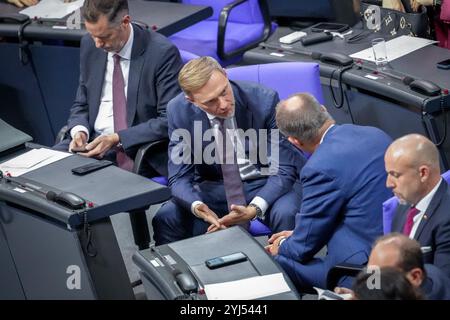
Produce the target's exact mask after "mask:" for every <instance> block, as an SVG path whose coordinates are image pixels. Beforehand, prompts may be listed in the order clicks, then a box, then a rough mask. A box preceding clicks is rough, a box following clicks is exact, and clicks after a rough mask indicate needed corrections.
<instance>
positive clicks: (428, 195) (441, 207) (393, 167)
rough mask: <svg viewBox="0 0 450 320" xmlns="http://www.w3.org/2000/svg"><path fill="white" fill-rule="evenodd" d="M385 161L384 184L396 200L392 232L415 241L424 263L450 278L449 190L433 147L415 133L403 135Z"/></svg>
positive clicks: (395, 142)
mask: <svg viewBox="0 0 450 320" xmlns="http://www.w3.org/2000/svg"><path fill="white" fill-rule="evenodd" d="M385 163H386V171H387V173H388V178H387V181H386V185H387V186H388V187H389V188H391V189H392V191H393V192H394V194H395V195H396V196H397V198H398V199H399V201H400V205H399V206H398V207H397V211H396V213H395V216H394V219H393V221H392V231H397V232H402V233H403V234H405V235H407V236H409V237H410V238H411V239H415V240H417V241H418V242H419V243H420V245H421V246H422V250H423V252H424V259H425V263H430V264H433V265H435V266H437V267H438V268H440V269H441V270H442V271H443V272H444V273H445V274H446V275H447V276H448V277H450V190H449V187H448V184H447V183H446V182H445V181H444V180H443V179H442V178H441V175H440V165H439V152H438V150H437V148H436V146H435V145H434V144H433V143H432V142H431V141H430V140H428V139H427V138H426V137H424V136H421V135H419V134H411V135H407V136H404V137H402V138H399V139H397V140H395V141H394V142H393V143H392V145H391V146H390V147H389V149H388V150H387V152H386V156H385Z"/></svg>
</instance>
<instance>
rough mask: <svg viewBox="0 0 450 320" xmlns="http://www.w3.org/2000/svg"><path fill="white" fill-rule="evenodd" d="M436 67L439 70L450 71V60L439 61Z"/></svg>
mask: <svg viewBox="0 0 450 320" xmlns="http://www.w3.org/2000/svg"><path fill="white" fill-rule="evenodd" d="M436 67H438V68H439V69H444V70H447V69H450V59H446V60H442V61H439V62H438V63H437V64H436Z"/></svg>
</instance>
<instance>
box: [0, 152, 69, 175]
mask: <svg viewBox="0 0 450 320" xmlns="http://www.w3.org/2000/svg"><path fill="white" fill-rule="evenodd" d="M71 155H72V154H70V153H68V152H61V151H56V150H51V149H46V148H40V149H33V150H30V151H28V152H25V153H23V154H21V155H20V156H18V157H15V158H13V159H10V160H8V161H6V162H3V163H2V164H0V170H1V171H3V173H4V174H8V173H9V174H10V175H11V176H13V177H18V176H20V175H22V174H24V173H27V172H29V171H32V170H36V169H38V168H41V167H43V166H46V165H48V164H50V163H53V162H55V161H58V160H61V159H64V158H66V157H69V156H71Z"/></svg>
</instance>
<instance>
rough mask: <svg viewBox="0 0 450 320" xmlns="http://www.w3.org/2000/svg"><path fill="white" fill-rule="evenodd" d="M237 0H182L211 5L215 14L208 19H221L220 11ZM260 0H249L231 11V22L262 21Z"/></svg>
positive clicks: (193, 3)
mask: <svg viewBox="0 0 450 320" xmlns="http://www.w3.org/2000/svg"><path fill="white" fill-rule="evenodd" d="M235 1H236V0H182V3H185V4H191V5H200V6H210V7H212V8H213V14H212V16H210V17H209V18H208V19H207V20H216V21H217V20H219V16H220V11H222V9H223V7H225V6H226V5H228V4H230V3H233V2H235ZM259 1H260V0H247V1H246V2H244V3H242V4H240V5H239V6H237V7H236V8H235V9H233V10H232V11H231V14H230V17H229V22H237V23H262V22H263V21H264V20H263V17H262V14H261V10H260V8H259Z"/></svg>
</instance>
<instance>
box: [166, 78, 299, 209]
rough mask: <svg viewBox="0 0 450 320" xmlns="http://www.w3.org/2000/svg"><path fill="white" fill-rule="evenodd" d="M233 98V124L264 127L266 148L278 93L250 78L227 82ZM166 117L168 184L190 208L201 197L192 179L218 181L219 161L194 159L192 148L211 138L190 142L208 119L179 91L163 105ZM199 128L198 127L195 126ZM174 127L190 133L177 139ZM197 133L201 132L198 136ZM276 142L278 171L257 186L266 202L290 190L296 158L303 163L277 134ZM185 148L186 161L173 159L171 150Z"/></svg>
mask: <svg viewBox="0 0 450 320" xmlns="http://www.w3.org/2000/svg"><path fill="white" fill-rule="evenodd" d="M231 85H232V89H233V93H234V98H235V106H236V107H235V110H236V111H235V118H236V123H237V127H238V128H240V129H242V130H244V131H245V130H247V129H255V130H259V129H268V130H269V133H268V134H267V136H268V137H269V139H268V140H267V142H265V143H267V149H268V150H269V151H270V147H269V145H270V143H271V140H270V137H271V133H270V132H271V130H272V129H274V128H275V127H276V125H275V106H276V104H277V103H278V101H279V98H278V94H277V93H276V92H275V91H273V90H271V89H268V88H264V87H262V86H259V85H257V84H253V83H250V82H231ZM167 117H168V121H169V137H170V143H169V185H170V187H171V190H172V196H173V197H174V200H175V201H176V202H177V203H178V204H180V205H181V206H182V207H184V208H185V209H186V210H189V211H190V206H191V204H192V202H194V201H196V200H202V195H201V194H200V192H199V191H198V190H196V189H195V188H194V184H195V183H196V182H200V181H202V180H211V181H219V180H221V179H222V171H221V169H220V165H217V164H206V163H204V162H203V161H202V159H200V162H199V163H196V162H198V161H195V160H196V159H194V152H195V151H200V156H201V154H202V153H203V150H205V148H206V147H207V146H208V145H209V144H211V143H212V144H213V145H214V142H213V141H203V142H202V143H200V144H199V145H197V146H196V145H195V144H194V142H195V141H197V143H198V142H199V141H201V140H202V138H201V137H202V136H203V134H204V133H205V131H206V130H207V129H210V123H209V119H208V117H207V115H206V113H205V112H204V111H202V110H201V109H199V108H198V107H196V106H195V105H193V104H192V103H190V102H189V101H188V100H186V98H185V97H184V95H183V94H179V95H178V96H177V97H176V98H174V99H173V100H172V101H170V102H169V105H168V107H167ZM194 123H197V125H199V126H201V130H200V131H199V132H194V131H195V130H194ZM199 128H200V127H199ZM177 129H183V130H184V132H185V133H186V134H187V135H188V136H189V137H190V138H189V141H186V140H184V139H179V137H178V136H177V135H176V134H174V132H175V133H176V132H177V131H175V130H177ZM199 135H201V136H199ZM258 143H259V140H258V142H256V143H253V144H250V145H249V144H247V143H246V151H247V153H248V152H249V151H251V150H253V149H251V148H255V147H257V146H258ZM275 144H276V145H278V146H279V161H280V163H279V166H278V173H277V174H275V175H271V176H270V177H269V179H268V180H267V182H266V184H265V186H264V187H263V188H261V190H259V192H258V193H257V196H260V197H261V198H263V199H264V200H266V201H267V202H268V203H269V206H270V205H271V204H273V203H274V202H275V201H276V200H277V199H278V198H279V197H281V196H282V195H284V194H285V193H286V192H288V191H290V190H292V185H293V183H294V181H295V180H296V177H297V174H296V170H297V167H296V163H295V162H296V161H301V162H302V163H303V161H304V158H301V157H300V156H299V155H298V153H295V150H293V149H292V146H291V145H290V144H289V142H288V141H287V140H286V139H285V138H282V136H281V133H280V134H279V139H278V141H276V142H275ZM183 149H184V151H185V153H184V154H185V156H186V157H187V159H189V161H190V164H186V163H174V161H172V160H173V157H171V156H170V155H171V154H173V153H177V154H178V153H179V152H180V151H181V150H183ZM260 160H261V159H260V158H258V162H257V163H254V165H255V166H256V167H258V168H260V169H261V168H262V167H263V164H262V163H261V161H260Z"/></svg>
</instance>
